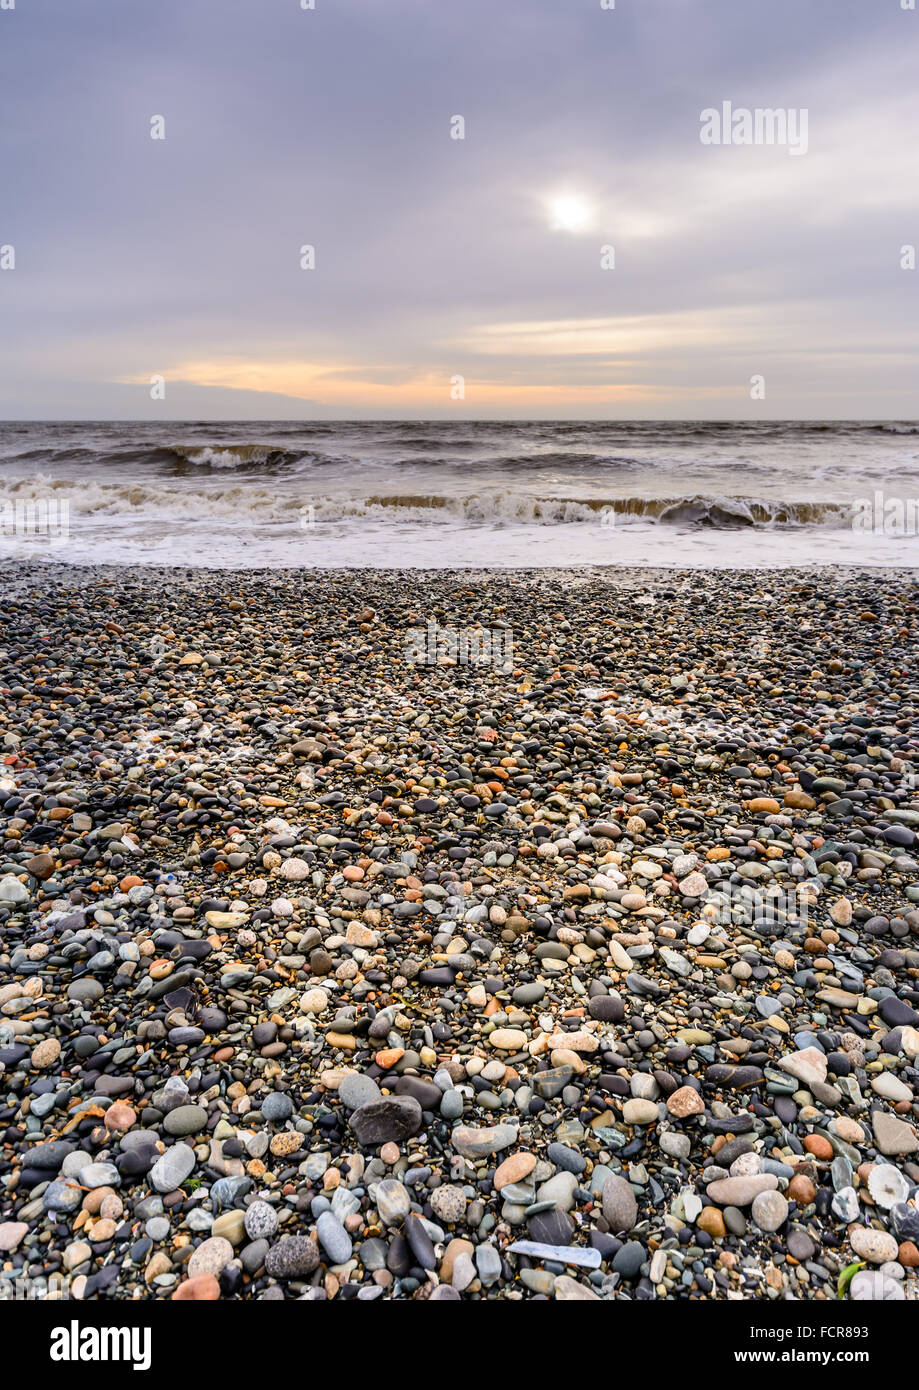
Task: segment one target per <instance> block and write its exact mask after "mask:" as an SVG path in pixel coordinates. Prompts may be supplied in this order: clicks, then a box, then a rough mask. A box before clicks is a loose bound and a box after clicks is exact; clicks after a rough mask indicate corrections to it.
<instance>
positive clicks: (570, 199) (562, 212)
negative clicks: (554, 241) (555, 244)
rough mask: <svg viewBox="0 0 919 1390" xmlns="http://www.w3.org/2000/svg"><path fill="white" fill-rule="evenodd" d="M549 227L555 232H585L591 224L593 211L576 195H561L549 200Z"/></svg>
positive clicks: (583, 199)
mask: <svg viewBox="0 0 919 1390" xmlns="http://www.w3.org/2000/svg"><path fill="white" fill-rule="evenodd" d="M549 214H550V217H551V219H552V220H551V222H550V226H551V228H552V230H553V231H556V232H587V231H589V230H590V227H591V225H592V223H593V210H592V208H591V206H590V204H589V203H588V201H587V199H586V198H582V197H581V196H580V195H579V194H577V193H562V194H560V195H558V196H557V197H555V198H551V199H550V200H549Z"/></svg>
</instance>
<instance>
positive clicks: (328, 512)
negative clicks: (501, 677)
mask: <svg viewBox="0 0 919 1390" xmlns="http://www.w3.org/2000/svg"><path fill="white" fill-rule="evenodd" d="M20 559H32V560H42V559H45V560H48V561H53V562H61V561H64V562H66V563H69V564H76V565H96V564H129V565H155V566H190V565H194V566H199V565H200V566H211V567H228V568H246V569H248V568H268V569H271V568H288V567H289V568H358V567H359V568H367V567H371V568H386V569H393V568H394V569H405V568H418V569H439V568H449V569H454V568H475V569H505V568H507V569H511V568H513V569H518V568H521V567H526V568H530V567H533V568H543V567H550V568H569V567H574V566H595V565H624V566H652V567H669V566H679V567H681V568H704V569H711V568H783V567H788V566H807V565H858V566H896V567H913V566H916V565H917V564H919V424H916V423H915V422H871V421H852V422H826V421H810V422H808V421H794V422H791V421H763V422H705V421H633V422H629V421H624V422H622V421H617V422H596V421H588V422H585V421H572V420H558V421H468V420H461V421H446V422H445V421H383V422H375V421H347V420H344V421H316V422H303V421H277V422H276V423H268V424H266V423H264V422H257V423H255V422H253V423H239V422H233V423H227V422H221V423H213V422H201V423H195V424H188V423H183V422H171V423H170V422H157V423H149V422H144V423H130V422H127V423H126V422H104V423H85V422H81V423H61V422H54V423H47V422H46V423H29V422H5V423H4V422H0V561H2V560H7V561H15V560H20Z"/></svg>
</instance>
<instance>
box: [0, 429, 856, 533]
mask: <svg viewBox="0 0 919 1390" xmlns="http://www.w3.org/2000/svg"><path fill="white" fill-rule="evenodd" d="M252 447H253V448H255V447H256V446H252ZM218 466H223V467H228V468H232V467H233V466H234V465H233V464H225V465H218ZM52 497H53V498H57V499H59V500H61V499H64V498H66V499H67V501H68V502H69V505H70V510H71V515H72V517H73V518H74V520H76V519H77V518H78V517H80V516H83V517H86V518H92V517H102V516H111V517H115V516H119V515H129V516H130V515H134V516H138V515H140V514H142V515H143V516H144V517H147V518H149V519H150V520H159V521H164V520H170V519H172V520H180V519H201V518H202V517H214V518H216V517H219V518H222V519H224V520H226V521H228V522H231V521H234V520H235V521H237V522H238V523H240V524H246V523H250V524H251V523H254V524H259V523H262V524H266V523H267V524H271V523H284V522H289V523H291V524H297V525H302V521H301V517H302V514H303V512H304V511H305V510H309V513H310V517H311V524H312V523H315V524H331V523H335V522H339V523H348V522H354V521H357V520H359V519H364V520H368V521H369V520H374V519H375V520H377V521H378V522H380V523H385V522H403V523H408V522H415V523H417V524H419V525H436V524H453V525H457V524H459V525H474V526H492V527H501V526H508V525H517V526H521V525H524V526H525V525H532V526H552V525H573V524H584V525H586V524H592V525H594V526H598V525H616V526H620V525H621V526H627V525H637V524H642V523H644V524H649V525H659V526H673V527H681V528H700V527H709V528H712V529H714V530H737V529H740V528H756V529H766V530H780V529H785V528H800V527H827V528H836V529H840V528H846V527H850V526H851V523H852V517H853V507H852V504H851V503H848V502H842V501H838V502H804V501H801V502H779V501H776V500H773V499H764V498H750V497H729V496H717V497H706V496H704V495H701V494H693V495H687V496H683V497H607V498H599V497H588V498H585V497H538V496H534V495H532V494H527V493H522V492H517V491H514V490H511V489H492V490H490V491H482V492H475V493H464V494H459V495H457V494H453V495H451V494H435V493H372V494H368V495H365V496H359V497H355V496H350V497H349V496H332V495H321V494H316V493H312V492H311V491H310V490H309V489H306V488H299V487H296V486H295V485H293V484H292V483H291V482H290V481H288V483H287V484H286V485H285V486H284V487H283V488H281V487H276V486H253V484H252V482H251V481H250V482H248V483H240V484H236V485H234V484H229V485H227V484H221V485H217V483H216V481H215V482H214V483H213V484H212V485H211V486H209V487H207V488H206V489H203V490H199V489H198V488H191V487H188V486H181V485H175V484H173V485H170V484H169V483H168V482H166V483H164V482H160V481H154V480H153V479H151V480H150V481H149V482H146V481H145V482H124V483H114V482H101V481H98V480H89V479H87V480H86V481H85V482H82V483H79V482H76V481H75V480H73V479H54V478H44V477H42V476H41V475H38V476H33V477H29V478H20V479H8V480H3V481H0V503H2V502H4V501H6V502H12V503H15V502H16V501H39V500H42V499H48V498H52Z"/></svg>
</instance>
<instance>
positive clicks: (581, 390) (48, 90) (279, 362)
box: [0, 0, 919, 419]
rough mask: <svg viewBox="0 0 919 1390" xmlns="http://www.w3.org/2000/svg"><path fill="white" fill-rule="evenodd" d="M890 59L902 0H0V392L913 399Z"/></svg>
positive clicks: (182, 409) (553, 412)
mask: <svg viewBox="0 0 919 1390" xmlns="http://www.w3.org/2000/svg"><path fill="white" fill-rule="evenodd" d="M7 3H9V0H7ZM917 71H919V11H910V10H903V9H902V8H901V0H768V3H755V0H615V8H614V9H603V8H602V7H601V0H463V2H462V3H451V0H315V9H314V10H303V9H301V7H300V0H156V3H153V2H152V0H149V2H147V0H130V3H126V0H15V8H14V9H12V10H9V9H3V10H0V247H3V246H6V247H10V246H12V247H13V248H14V256H15V268H14V269H11V270H6V271H0V415H2V416H3V417H4V418H7V419H10V418H12V419H29V418H63V419H82V418H97V419H101V418H127V419H130V418H150V417H152V418H156V417H157V416H160V417H162V418H164V419H166V418H194V417H199V418H211V419H214V418H250V417H251V418H282V417H291V418H293V417H311V416H332V417H336V418H341V417H351V416H353V417H357V416H362V417H371V418H385V417H391V416H415V417H435V416H454V415H456V414H458V413H462V414H465V415H467V416H469V417H470V418H484V417H490V416H505V415H506V416H546V417H552V416H565V417H577V416H583V417H620V418H621V417H656V416H660V417H704V416H715V417H746V416H751V415H753V416H755V415H768V416H774V417H776V416H777V417H795V416H798V417H836V418H840V417H843V418H845V417H856V416H862V417H866V416H867V417H873V416H877V417H883V418H914V417H915V416H916V415H917V414H919V409H917V400H919V373H917V368H919V313H917V304H919V270H915V271H910V270H904V269H902V268H901V255H902V252H901V248H902V247H904V246H907V245H910V244H912V245H917V246H919V178H917V173H919V167H917V165H919V159H917V154H916V143H915V132H916V129H917V126H919V82H917V80H916V73H917ZM725 101H730V102H732V103H733V106H734V108H747V109H750V110H753V109H755V108H757V107H767V108H772V109H776V108H783V109H788V110H791V111H800V110H801V109H802V108H804V109H806V110H807V113H808V115H807V120H808V127H807V130H808V139H807V152H806V154H802V155H799V156H796V155H794V154H792V153H790V151H789V148H788V147H787V146H785V147H781V146H772V147H769V146H762V145H752V146H751V145H738V146H725V145H722V146H711V145H703V144H702V143H701V141H700V130H701V120H700V116H701V113H702V111H703V110H705V109H706V108H712V107H714V108H718V109H720V108H721V105H722V103H723V102H725ZM155 116H161V117H162V118H163V119H164V121H165V135H166V138H165V139H164V140H154V139H151V119H152V118H153V117H155ZM456 116H462V118H463V120H464V122H465V139H463V140H458V139H452V138H451V122H452V121H453V118H454V117H456ZM453 125H454V128H455V123H453ZM304 245H312V246H314V247H315V268H314V269H312V270H304V269H301V247H302V246H304ZM604 247H612V248H614V252H613V256H614V260H615V268H614V269H604V268H603V266H602V264H601V262H602V260H603V259H604V256H605V259H606V260H607V261H609V259H610V255H609V252H604V251H603V248H604ZM0 256H2V251H0ZM7 260H9V253H7ZM154 376H162V377H163V378H165V392H166V398H165V400H159V399H157V400H152V399H151V396H150V389H151V388H150V383H151V378H153V377H154ZM754 376H762V377H763V378H764V379H765V391H766V395H765V399H763V400H759V399H757V400H753V399H751V394H750V392H751V385H750V383H751V378H752V377H754ZM458 377H461V378H463V382H464V386H465V395H464V398H462V399H454V398H453V396H456V395H457V392H456V390H454V391H453V396H451V383H452V382H454V379H455V378H458Z"/></svg>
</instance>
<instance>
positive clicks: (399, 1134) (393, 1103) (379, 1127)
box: [348, 1096, 421, 1147]
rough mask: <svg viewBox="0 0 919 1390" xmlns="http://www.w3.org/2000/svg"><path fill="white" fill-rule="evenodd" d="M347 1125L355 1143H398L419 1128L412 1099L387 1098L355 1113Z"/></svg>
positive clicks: (418, 1115)
mask: <svg viewBox="0 0 919 1390" xmlns="http://www.w3.org/2000/svg"><path fill="white" fill-rule="evenodd" d="M348 1124H349V1125H350V1126H351V1128H352V1129H353V1131H354V1133H355V1135H356V1136H357V1141H358V1143H359V1144H363V1145H366V1146H367V1147H372V1146H373V1145H376V1144H388V1143H389V1142H390V1141H393V1142H394V1143H397V1144H398V1143H400V1142H401V1141H402V1140H403V1139H408V1138H409V1136H410V1135H412V1134H417V1132H418V1130H419V1129H420V1128H421V1106H420V1105H419V1104H418V1102H417V1100H416V1099H415V1097H414V1096H387V1097H386V1098H385V1099H384V1100H374V1101H371V1102H370V1104H369V1105H362V1106H361V1107H360V1108H359V1109H358V1110H355V1111H354V1113H353V1114H352V1115H351V1116H350V1117H349V1119H348Z"/></svg>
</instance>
